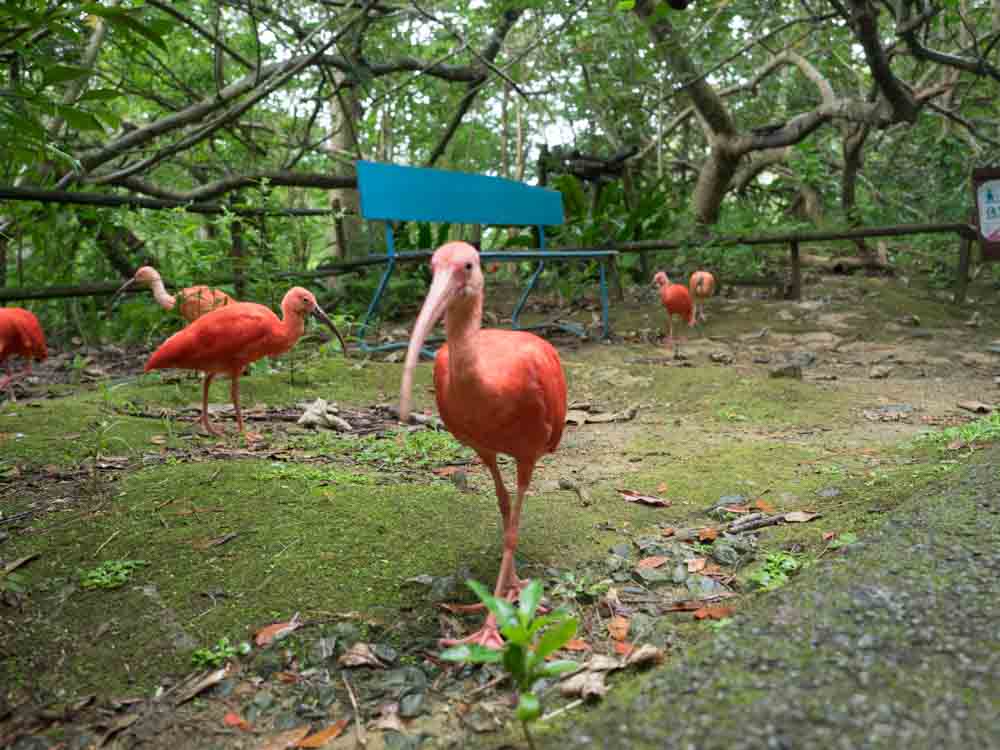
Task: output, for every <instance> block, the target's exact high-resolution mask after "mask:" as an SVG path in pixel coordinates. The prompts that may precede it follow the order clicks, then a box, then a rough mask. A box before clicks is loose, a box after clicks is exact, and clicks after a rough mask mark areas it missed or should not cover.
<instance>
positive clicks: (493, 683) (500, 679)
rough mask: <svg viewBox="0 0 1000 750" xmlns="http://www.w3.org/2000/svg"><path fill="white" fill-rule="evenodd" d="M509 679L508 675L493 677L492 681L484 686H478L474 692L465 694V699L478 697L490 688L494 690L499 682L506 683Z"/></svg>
mask: <svg viewBox="0 0 1000 750" xmlns="http://www.w3.org/2000/svg"><path fill="white" fill-rule="evenodd" d="M509 678H510V675H507V674H502V675H500V676H499V677H494V678H493V679H492V680H490V681H489V682H487V683H486V684H485V685H480V686H479V687H477V688H476V689H475V690H470V691H469V692H468V693H466V695H465V697H466V698H471V697H472V696H474V695H479V694H480V693H484V692H486V691H487V690H489V689H490V688H495V687H496V686H497V685H499V684H500V683H501V682H506V681H507V680H508V679H509Z"/></svg>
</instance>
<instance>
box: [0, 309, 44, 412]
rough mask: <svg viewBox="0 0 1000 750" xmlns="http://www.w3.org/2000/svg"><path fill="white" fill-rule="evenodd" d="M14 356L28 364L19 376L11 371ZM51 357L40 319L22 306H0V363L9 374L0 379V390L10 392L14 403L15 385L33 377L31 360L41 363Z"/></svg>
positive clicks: (9, 394)
mask: <svg viewBox="0 0 1000 750" xmlns="http://www.w3.org/2000/svg"><path fill="white" fill-rule="evenodd" d="M15 354H17V355H19V356H21V357H24V358H25V359H26V360H27V361H28V364H27V366H26V367H25V368H24V370H22V371H21V372H19V373H17V374H14V373H12V372H11V369H10V357H12V356H13V355H15ZM48 356H49V352H48V349H47V348H46V346H45V333H44V332H43V331H42V326H41V324H40V323H39V322H38V318H36V317H35V316H34V314H33V313H31V312H30V311H28V310H25V309H24V308H21V307H0V361H2V362H3V363H4V368H5V369H6V371H7V376H6V377H5V378H3V379H2V380H0V389H2V388H6V389H7V394H8V396H9V397H10V400H11V401H13V400H14V387H13V385H12V383H13V382H14V381H15V380H19V379H20V378H23V377H25V376H27V375H30V374H31V361H32V360H35V359H37V360H38V361H39V362H41V361H42V360H44V359H45V358H46V357H48Z"/></svg>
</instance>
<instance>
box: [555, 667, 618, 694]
mask: <svg viewBox="0 0 1000 750" xmlns="http://www.w3.org/2000/svg"><path fill="white" fill-rule="evenodd" d="M604 675H605V673H604V672H590V671H587V670H585V671H583V672H577V673H576V674H574V675H573V676H571V677H567V678H566V679H565V680H563V682H562V684H560V685H559V692H560V693H562V694H563V695H564V696H566V697H567V698H572V697H574V696H579V697H581V698H583V699H584V700H587V699H589V698H602V697H604V695H605V694H606V693H607V692H608V686H607V685H605V684H604Z"/></svg>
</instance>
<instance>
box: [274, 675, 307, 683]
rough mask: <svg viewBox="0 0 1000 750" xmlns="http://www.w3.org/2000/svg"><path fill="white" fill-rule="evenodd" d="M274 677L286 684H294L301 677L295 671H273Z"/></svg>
mask: <svg viewBox="0 0 1000 750" xmlns="http://www.w3.org/2000/svg"><path fill="white" fill-rule="evenodd" d="M274 679H276V680H277V681H278V682H283V683H285V684H286V685H294V684H295V683H296V682H298V681H299V680H300V679H302V678H301V677H299V676H298V675H297V674H295V672H275V673H274Z"/></svg>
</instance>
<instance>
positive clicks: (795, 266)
mask: <svg viewBox="0 0 1000 750" xmlns="http://www.w3.org/2000/svg"><path fill="white" fill-rule="evenodd" d="M788 247H789V250H791V261H792V284H791V288H790V289H789V290H788V297H789V299H793V300H796V301H797V300H800V299H802V259H801V258H800V257H799V241H798V240H792V241H791V242H789V243H788Z"/></svg>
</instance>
